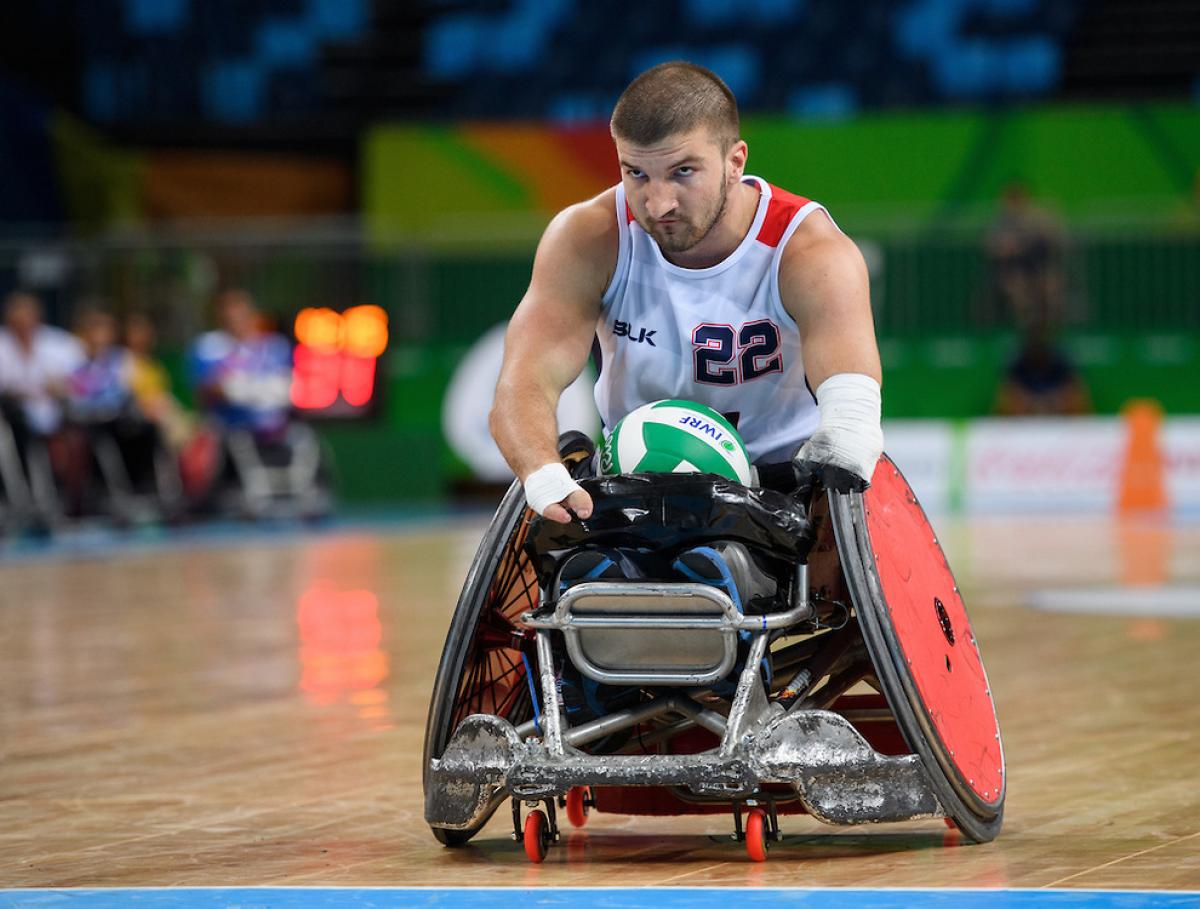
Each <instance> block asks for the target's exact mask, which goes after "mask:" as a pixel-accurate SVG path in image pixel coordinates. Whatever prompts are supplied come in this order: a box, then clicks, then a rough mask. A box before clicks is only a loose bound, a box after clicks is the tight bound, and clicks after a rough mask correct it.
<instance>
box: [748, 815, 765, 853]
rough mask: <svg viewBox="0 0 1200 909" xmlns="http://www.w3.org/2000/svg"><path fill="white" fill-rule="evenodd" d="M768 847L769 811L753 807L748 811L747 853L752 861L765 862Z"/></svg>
mask: <svg viewBox="0 0 1200 909" xmlns="http://www.w3.org/2000/svg"><path fill="white" fill-rule="evenodd" d="M767 848H768V844H767V813H766V812H765V811H763V810H762V809H761V808H751V809H750V810H749V811H748V812H746V854H747V855H749V856H750V861H752V862H765V861H766V860H767Z"/></svg>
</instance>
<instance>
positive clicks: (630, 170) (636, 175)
mask: <svg viewBox="0 0 1200 909" xmlns="http://www.w3.org/2000/svg"><path fill="white" fill-rule="evenodd" d="M625 173H627V174H629V176H631V177H633V179H635V180H640V179H642V177H644V176H646V175H645V174H644V173H642V172H641V171H640V170H638V169H637V168H636V167H630V168H628V169H627V170H626V171H625Z"/></svg>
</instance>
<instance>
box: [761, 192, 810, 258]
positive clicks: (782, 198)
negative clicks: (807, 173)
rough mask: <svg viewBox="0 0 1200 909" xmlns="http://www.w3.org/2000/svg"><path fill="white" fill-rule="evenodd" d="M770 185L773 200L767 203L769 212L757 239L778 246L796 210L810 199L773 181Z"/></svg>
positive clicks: (768, 244)
mask: <svg viewBox="0 0 1200 909" xmlns="http://www.w3.org/2000/svg"><path fill="white" fill-rule="evenodd" d="M769 185H770V187H771V200H770V201H769V202H768V203H767V214H766V217H764V218H763V223H762V227H761V228H759V231H758V236H757V237H755V239H756V240H758V242H759V243H764V244H766V245H767V246H778V245H779V241H780V240H782V239H783V234H784V231H786V230H787V226H788V224H790V223H791V220H792V218H793V217H794V216H795V214H796V212H798V211H799V210H800V209H801V208H803V207H804V206H805V205H807V204H808V202H809V200H808V199H805V198H804V197H803V196H797V195H795V194H793V193H790V192H788V191H787V190H786V189H780V188H779V187H778V186H776V185H775V184H773V183H772V184H769Z"/></svg>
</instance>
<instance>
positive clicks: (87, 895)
mask: <svg viewBox="0 0 1200 909" xmlns="http://www.w3.org/2000/svg"><path fill="white" fill-rule="evenodd" d="M731 902H733V903H736V905H737V907H738V909H780V907H803V909H959V907H963V909H1043V907H1045V909H1198V907H1200V892H1197V891H1161V890H933V889H929V890H922V889H912V890H906V889H895V890H887V889H871V890H867V889H802V888H798V889H791V888H761V889H759V888H752V889H747V888H739V887H727V888H722V887H710V888H696V887H678V888H676V887H662V888H649V887H645V888H595V887H588V888H552V887H547V888H528V887H520V888H482V887H480V888H469V887H468V888H458V889H447V888H386V887H379V888H375V887H311V888H296V887H211V888H204V887H178V888H162V889H156V888H112V889H29V890H5V891H0V909H43V907H45V909H58V907H75V906H79V907H82V909H110V907H112V909H115V907H128V906H137V907H139V909H225V907H229V909H233V907H236V909H326V907H335V906H364V907H370V909H375V907H413V909H477V907H492V906H496V907H512V906H521V907H530V906H538V907H552V909H559V907H562V909H579V907H589V909H591V907H596V909H624V907H643V906H644V907H653V909H728V906H729V905H730V903H731Z"/></svg>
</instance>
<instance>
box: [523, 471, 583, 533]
mask: <svg viewBox="0 0 1200 909" xmlns="http://www.w3.org/2000/svg"><path fill="white" fill-rule="evenodd" d="M523 485H524V487H525V501H526V502H528V503H529V507H530V508H532V509H533V510H534V511H536V512H537V513H538V514H540V515H542V516H543V517H547V518H549V519H550V520H552V521H558V522H559V523H560V524H569V523H570V522H571V512H574V513H575V514H576V515H577V516H578V517H579V518H581V519H583V518H589V517H591V515H592V497H591V496H590V495H588V494H587V492H586V491H585V490H584V489H583V487H581V486H580V485H579V484H578V483H576V482H575V481H574V480H573V479H571V474H570V473H568V471H567V468H566V467H565V466H564V465H563V463H562V462H561V461H553V462H551V463H549V464H543V465H542V466H541V467H539V468H538V469H537V470H535V471H533V472H532V473H531V474H529V475H528V476H527V477H525V480H524V483H523Z"/></svg>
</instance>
